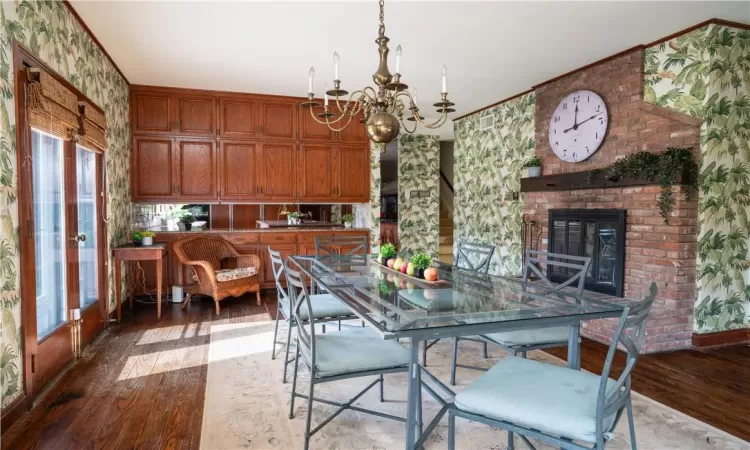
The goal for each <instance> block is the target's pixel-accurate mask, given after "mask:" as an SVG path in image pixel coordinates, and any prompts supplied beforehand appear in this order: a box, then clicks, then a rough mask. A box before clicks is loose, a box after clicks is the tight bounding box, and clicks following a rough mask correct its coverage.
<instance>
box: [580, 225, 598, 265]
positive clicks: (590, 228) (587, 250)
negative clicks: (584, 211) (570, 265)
mask: <svg viewBox="0 0 750 450" xmlns="http://www.w3.org/2000/svg"><path fill="white" fill-rule="evenodd" d="M585 234H586V244H585V245H584V246H583V256H587V257H589V258H591V259H592V262H593V261H595V260H596V258H595V257H594V243H595V242H596V241H595V239H596V223H595V222H586V233H585ZM593 270H594V264H589V270H588V272H586V278H593V277H594V275H593V273H592V272H593Z"/></svg>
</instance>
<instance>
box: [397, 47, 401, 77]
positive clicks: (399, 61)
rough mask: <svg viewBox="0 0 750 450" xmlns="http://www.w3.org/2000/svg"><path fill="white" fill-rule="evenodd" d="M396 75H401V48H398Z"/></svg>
mask: <svg viewBox="0 0 750 450" xmlns="http://www.w3.org/2000/svg"><path fill="white" fill-rule="evenodd" d="M396 73H401V46H400V45H399V46H398V47H396Z"/></svg>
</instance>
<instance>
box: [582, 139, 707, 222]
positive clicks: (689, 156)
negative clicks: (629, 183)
mask: <svg viewBox="0 0 750 450" xmlns="http://www.w3.org/2000/svg"><path fill="white" fill-rule="evenodd" d="M593 172H595V173H599V172H604V174H605V176H606V177H607V179H608V180H610V181H618V180H620V179H622V178H645V179H647V180H658V181H659V185H660V186H661V193H660V194H659V198H658V200H657V204H658V205H659V212H660V214H661V216H662V218H664V222H665V223H667V224H668V223H669V214H670V213H671V212H672V211H673V210H674V205H675V197H674V193H673V192H672V186H673V185H675V184H677V181H678V179H679V178H680V175H682V183H681V184H683V185H684V186H685V190H686V197H687V198H688V199H692V198H694V196H695V195H696V194H697V193H698V181H699V177H698V164H697V163H696V162H695V159H694V158H693V152H692V148H690V147H687V148H674V147H670V148H668V149H667V150H666V151H664V152H662V153H649V152H637V153H631V154H630V155H627V156H625V157H624V158H622V159H619V160H618V161H617V162H615V163H614V164H612V165H611V166H609V167H606V168H603V169H599V170H596V171H593ZM592 175H594V173H592Z"/></svg>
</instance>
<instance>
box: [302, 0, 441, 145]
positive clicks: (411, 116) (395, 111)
mask: <svg viewBox="0 0 750 450" xmlns="http://www.w3.org/2000/svg"><path fill="white" fill-rule="evenodd" d="M383 2H384V0H380V27H379V28H378V38H377V39H375V43H377V44H378V53H379V54H380V64H379V66H378V70H377V71H376V72H375V73H374V74H373V75H372V79H373V81H374V82H375V85H376V86H377V88H373V87H371V86H366V87H365V88H363V89H360V90H357V91H354V92H353V93H352V94H351V95H349V93H348V92H347V91H345V90H343V89H341V80H339V55H338V53H336V52H334V54H333V68H334V70H333V71H334V76H333V78H334V80H333V89H331V90H328V86H327V85H326V86H325V87H324V90H325V99H324V103H323V105H321V104H320V103H318V102H317V101H315V99H314V97H315V94H313V80H314V77H315V68H314V67H310V72H309V74H308V94H307V97H308V100H307V101H306V102H303V103H302V106H304V107H307V108H308V109H309V110H310V115H311V116H312V118H313V119H315V121H317V122H318V123H321V124H325V125H327V126H328V128H329V129H331V130H332V131H335V132H338V131H341V130H343V129H344V128H346V127H347V126H348V125H349V124H350V123H351V122H352V120H353V119H354V118H358V117H360V115H361V118H359V119H358V121H359V122H360V123H364V124H365V127H366V130H367V135H368V136H369V137H370V139H371V140H372V141H373V142H375V143H376V144H381V152H383V151H385V145H386V144H388V143H389V142H392V141H393V140H394V139H396V138H397V137H398V135H399V132H400V131H401V128H402V127H403V129H404V130H405V131H406V132H407V133H414V132H415V131H416V129H417V124H420V125H422V126H424V127H426V128H431V129H434V128H438V127H440V126H442V125H443V124H444V123H445V122H446V120H447V119H448V113H451V112H454V111H455V110H454V109H451V106H454V103H452V102H450V101H449V100H448V70H447V68H446V67H445V66H443V70H442V92H441V94H440V97H441V100H440V101H439V102H437V103H435V104H434V105H433V106H436V107H437V112H439V113H440V117H439V118H438V119H437V120H436V121H435V122H432V123H426V122H424V117H422V116H420V115H419V107H417V92H416V89H413V90H412V92H409V91H408V90H407V89H408V88H409V87H408V86H407V85H406V84H404V83H402V82H401V74H400V73H399V66H400V65H401V46H400V45H399V46H398V47H396V73H395V74H391V72H390V71H389V70H388V52H389V50H388V41H390V39H388V37H387V36H386V35H385V23H384V14H383ZM347 95H349V97H348V99H344V97H346V96H347ZM329 97H333V102H334V103H335V105H336V108H337V109H338V114H335V113H333V112H331V108H330V105H329ZM406 105H408V107H407V106H406ZM321 106H322V107H323V109H322V111H321V110H320V109H319V108H320V107H321ZM316 108H318V109H317V111H320V112H318V113H316ZM406 109H408V112H405V110H406ZM405 115H406V116H408V117H407V118H406V120H407V121H410V122H414V126H413V128H412V129H409V127H408V126H407V124H406V123H405V122H404V116H405Z"/></svg>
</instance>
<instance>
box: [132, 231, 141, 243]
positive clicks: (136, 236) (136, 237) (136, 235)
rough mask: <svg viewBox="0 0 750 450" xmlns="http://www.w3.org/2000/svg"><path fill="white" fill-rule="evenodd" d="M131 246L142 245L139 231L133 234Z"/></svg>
mask: <svg viewBox="0 0 750 450" xmlns="http://www.w3.org/2000/svg"><path fill="white" fill-rule="evenodd" d="M133 245H135V246H140V245H143V233H141V232H140V231H134V232H133Z"/></svg>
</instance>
